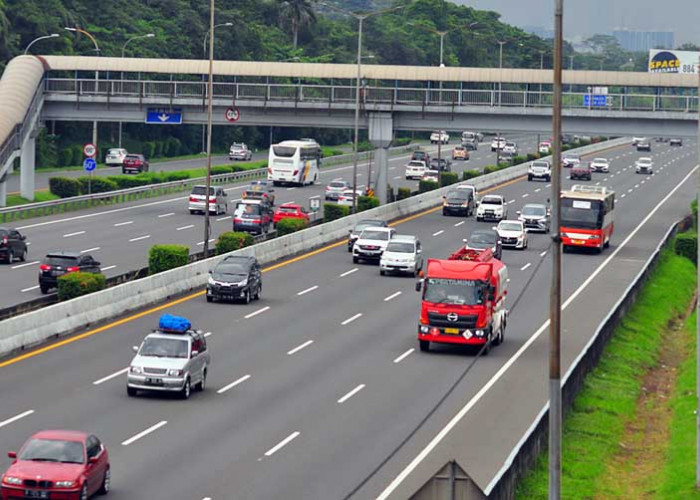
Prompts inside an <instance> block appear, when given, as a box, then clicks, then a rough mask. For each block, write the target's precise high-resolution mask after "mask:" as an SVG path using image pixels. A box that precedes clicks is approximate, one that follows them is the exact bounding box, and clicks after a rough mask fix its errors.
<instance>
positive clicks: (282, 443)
mask: <svg viewBox="0 0 700 500" xmlns="http://www.w3.org/2000/svg"><path fill="white" fill-rule="evenodd" d="M299 434H301V433H300V432H298V431H294V432H292V433H291V434H290V435H289V436H287V437H286V438H284V439H283V440H282V441H280V442H279V444H277V445H275V446H273V447H272V448H270V449H269V450H267V451H266V452H265V456H266V457H270V456H272V455H274V454H275V453H276V452H278V451H279V450H280V449H281V448H283V447H284V446H286V445H287V444H289V442H290V441H292V440H294V439H296V438H297V437H298V436H299Z"/></svg>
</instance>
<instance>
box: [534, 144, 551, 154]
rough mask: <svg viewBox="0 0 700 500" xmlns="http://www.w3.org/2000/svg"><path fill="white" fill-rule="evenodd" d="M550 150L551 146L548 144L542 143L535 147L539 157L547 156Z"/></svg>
mask: <svg viewBox="0 0 700 500" xmlns="http://www.w3.org/2000/svg"><path fill="white" fill-rule="evenodd" d="M551 148H552V144H551V143H550V142H548V141H543V142H540V145H539V146H538V147H537V151H538V152H539V153H540V154H541V155H548V154H549V151H550V149H551Z"/></svg>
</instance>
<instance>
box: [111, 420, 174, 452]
mask: <svg viewBox="0 0 700 500" xmlns="http://www.w3.org/2000/svg"><path fill="white" fill-rule="evenodd" d="M167 423H168V421H167V420H161V421H160V422H158V423H157V424H155V425H152V426H150V427H149V428H148V429H146V430H143V431H141V432H139V433H138V434H136V435H134V436H131V437H130V438H129V439H127V440H126V441H122V446H129V445H130V444H131V443H133V442H135V441H138V440H139V439H141V438H142V437H144V436H148V435H149V434H150V433H151V432H154V431H157V430H158V429H160V428H161V427H163V426H164V425H165V424H167Z"/></svg>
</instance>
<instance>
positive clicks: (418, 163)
mask: <svg viewBox="0 0 700 500" xmlns="http://www.w3.org/2000/svg"><path fill="white" fill-rule="evenodd" d="M408 166H409V167H421V168H424V167H425V163H423V162H422V161H412V162H409V164H408Z"/></svg>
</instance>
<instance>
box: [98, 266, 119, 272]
mask: <svg viewBox="0 0 700 500" xmlns="http://www.w3.org/2000/svg"><path fill="white" fill-rule="evenodd" d="M115 267H117V266H107V267H101V268H100V271H109V270H110V269H114V268H115Z"/></svg>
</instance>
